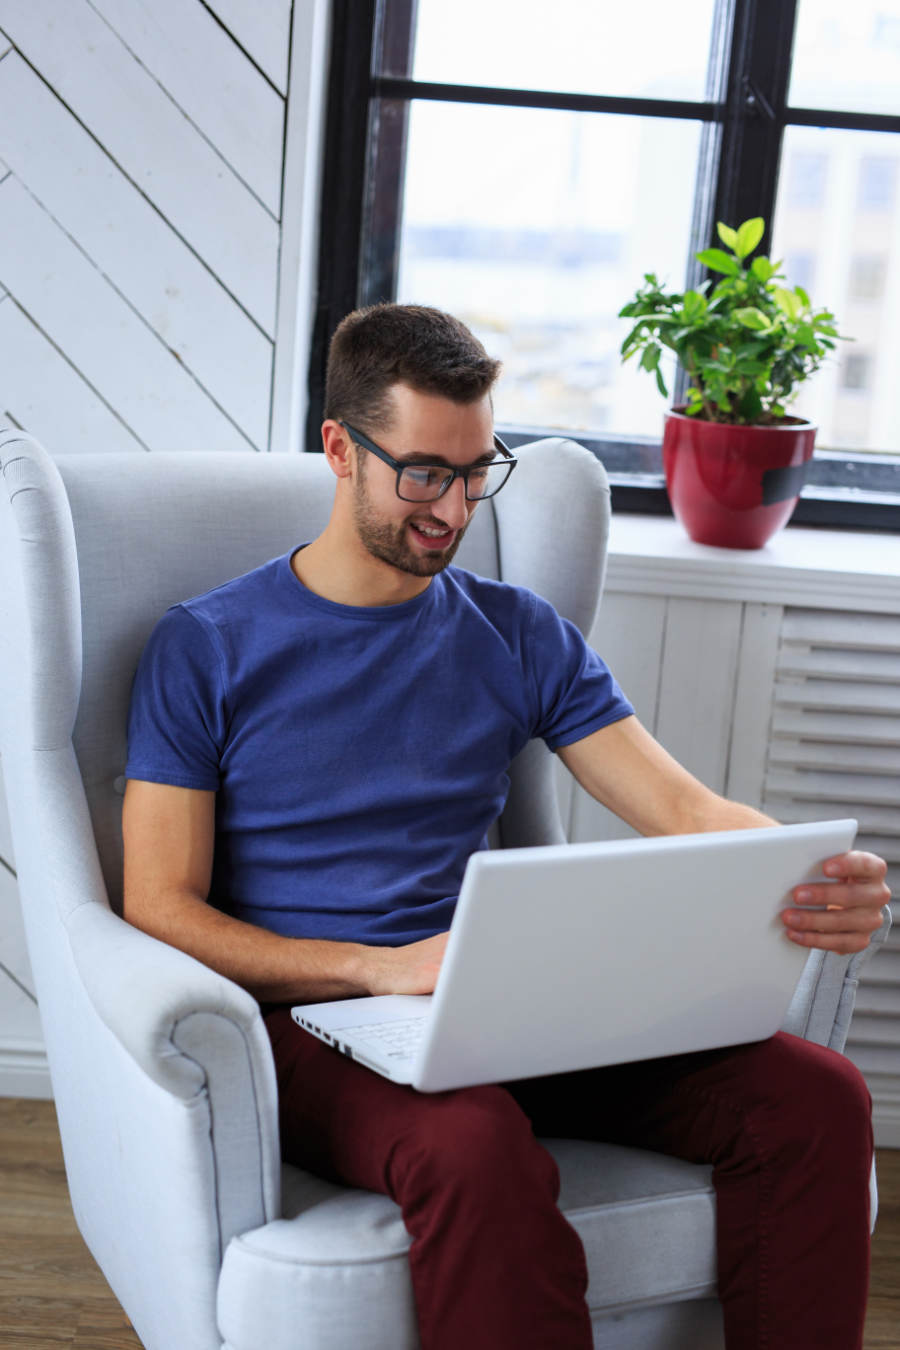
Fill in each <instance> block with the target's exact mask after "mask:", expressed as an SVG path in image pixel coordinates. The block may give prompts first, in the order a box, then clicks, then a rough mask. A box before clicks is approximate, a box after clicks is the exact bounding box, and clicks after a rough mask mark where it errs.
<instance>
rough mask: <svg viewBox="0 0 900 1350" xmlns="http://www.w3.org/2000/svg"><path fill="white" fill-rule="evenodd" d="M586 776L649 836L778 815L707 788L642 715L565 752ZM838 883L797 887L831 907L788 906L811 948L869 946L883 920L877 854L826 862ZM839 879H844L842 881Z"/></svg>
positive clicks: (742, 826)
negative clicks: (651, 730)
mask: <svg viewBox="0 0 900 1350" xmlns="http://www.w3.org/2000/svg"><path fill="white" fill-rule="evenodd" d="M558 753H559V757H560V759H561V760H562V761H563V763H564V764H565V765H566V767H567V768H568V769H569V770H570V771H571V772H572V773H573V774H574V776H575V777H576V778H577V780H578V782H579V783H580V784H581V786H582V787H583V788H584V789H585V791H586V792H589V793H590V794H591V796H592V797H594V798H596V800H597V801H598V802H601V803H602V804H603V805H604V806H607V807H609V809H610V810H611V811H614V812H615V814H616V815H617V816H620V817H621V818H622V819H623V820H624V821H627V823H628V824H629V825H631V826H633V827H634V829H636V830H638V831H639V832H640V833H641V834H648V835H653V834H656V835H659V834H692V833H701V832H703V831H706V830H747V829H754V828H758V827H759V826H761V825H775V824H777V822H776V821H774V820H772V818H771V817H770V816H765V815H763V814H762V812H761V811H755V810H754V809H753V808H752V807H750V806H743V805H741V804H740V803H739V802H732V801H729V800H728V799H727V798H725V797H720V796H719V795H718V793H715V792H713V791H712V790H711V789H710V788H708V787H706V786H704V784H703V783H701V782H700V781H699V779H697V778H695V777H694V776H693V774H691V773H689V772H688V771H687V769H685V768H683V767H682V765H680V764H679V763H678V761H677V760H675V759H673V758H672V756H671V755H670V754H669V753H668V752H667V751H666V750H664V749H663V747H662V746H661V745H660V744H659V742H658V741H656V740H654V738H653V737H652V736H651V735H650V733H649V732H648V731H647V730H646V729H645V728H644V727H642V726H641V724H640V722H639V721H638V719H637V718H636V717H625V718H623V719H622V720H621V721H619V722H613V723H612V724H611V725H610V726H608V727H603V728H602V729H601V730H600V731H595V732H593V733H592V734H591V735H590V736H585V737H584V739H583V740H580V741H576V742H575V743H574V744H573V745H567V746H564V747H562V748H561V749H560V750H559V752H558ZM823 870H824V872H825V875H826V876H828V877H830V878H832V879H833V881H832V882H828V883H824V884H813V885H807V886H803V887H796V888H795V889H794V902H795V904H797V905H827V906H828V907H829V908H828V909H827V910H823V911H815V912H811V911H809V910H806V909H786V910H784V911H783V912H782V918H783V920H784V924H785V929H786V932H787V936H788V937H789V938H790V939H791V940H792V941H793V942H796V943H798V944H799V945H800V946H803V947H821V948H823V949H824V950H825V951H835V952H841V953H843V954H845V955H846V954H848V953H850V952H858V951H862V950H863V948H864V947H866V946H867V945H868V941H869V938H870V936H871V934H872V933H873V932H874V931H875V930H876V929H877V928H879V927H880V925H881V908H882V906H883V905H885V904H886V903H887V901H888V900H889V899H890V896H891V893H890V891H889V890H888V888H887V886H886V885H885V882H884V878H885V874H886V872H887V864H886V863H885V862H884V860H883V859H882V858H878V857H876V856H875V854H874V853H863V852H861V851H859V850H854V851H853V852H852V853H845V854H842V855H841V856H840V857H837V858H829V859H828V860H827V861H826V862H825V864H824V869H823ZM835 883H836V884H835Z"/></svg>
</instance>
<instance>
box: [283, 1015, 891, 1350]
mask: <svg viewBox="0 0 900 1350" xmlns="http://www.w3.org/2000/svg"><path fill="white" fill-rule="evenodd" d="M266 1023H267V1026H268V1029H269V1035H270V1037H271V1039H272V1045H273V1049H274V1053H275V1064H276V1068H277V1074H278V1086H279V1094H280V1117H281V1139H282V1151H283V1154H284V1157H285V1159H286V1160H287V1161H288V1162H291V1163H294V1164H296V1165H297V1166H299V1167H302V1168H305V1169H307V1170H308V1171H312V1172H317V1173H319V1174H320V1175H322V1176H326V1177H329V1178H336V1179H339V1180H341V1181H343V1182H346V1183H348V1184H349V1185H352V1186H359V1187H363V1188H365V1189H368V1190H372V1191H381V1192H383V1193H384V1194H386V1195H389V1196H391V1197H392V1198H393V1199H394V1200H395V1201H396V1202H397V1204H398V1205H399V1206H400V1208H401V1210H402V1212H403V1219H404V1222H405V1224H406V1227H407V1228H408V1230H409V1232H410V1233H411V1235H412V1238H413V1243H412V1247H411V1249H410V1256H409V1261H410V1270H411V1273H412V1281H413V1288H414V1290H415V1298H416V1307H417V1311H418V1321H419V1332H420V1337H421V1341H422V1346H423V1347H424V1350H460V1347H465V1350H538V1348H540V1350H547V1348H548V1347H550V1346H552V1347H554V1350H590V1348H591V1346H592V1344H593V1342H592V1337H591V1327H590V1319H589V1316H588V1312H587V1307H586V1304H585V1301H584V1294H585V1289H586V1285H587V1271H586V1265H585V1258H584V1251H583V1248H582V1246H581V1242H580V1240H579V1238H578V1236H577V1234H576V1233H575V1230H574V1229H573V1228H572V1227H571V1226H570V1224H569V1223H568V1221H567V1220H566V1219H565V1218H564V1217H563V1215H562V1214H561V1212H560V1211H559V1209H558V1208H557V1205H556V1200H557V1197H558V1194H559V1178H558V1174H557V1170H556V1165H555V1163H554V1161H553V1159H552V1158H551V1156H550V1155H549V1153H547V1151H546V1150H545V1149H544V1148H543V1147H542V1146H541V1144H539V1143H538V1140H537V1139H536V1137H535V1135H544V1136H548V1137H551V1136H556V1137H564V1138H578V1139H599V1140H605V1141H608V1142H611V1143H620V1144H632V1145H635V1146H638V1147H643V1148H648V1149H654V1150H656V1151H657V1152H660V1153H667V1154H671V1155H673V1156H675V1157H678V1158H685V1159H688V1160H689V1161H691V1162H698V1163H712V1165H713V1181H714V1184H715V1190H716V1198H717V1214H718V1243H717V1251H718V1268H719V1296H720V1298H721V1301H722V1305H723V1311H724V1319H725V1336H726V1342H727V1345H728V1350H859V1348H860V1347H861V1345H862V1327H863V1318H864V1310H865V1303H866V1294H867V1285H868V1254H869V1239H868V1230H869V1204H868V1178H869V1168H870V1164H871V1157H872V1132H871V1124H870V1108H871V1103H870V1099H869V1094H868V1092H867V1091H866V1087H865V1084H864V1082H863V1080H862V1078H861V1076H860V1075H859V1073H858V1072H857V1071H856V1069H855V1068H854V1067H853V1065H852V1064H851V1063H850V1062H849V1060H847V1059H845V1058H844V1057H843V1056H841V1055H838V1054H836V1053H835V1052H834V1051H830V1050H824V1049H822V1048H821V1047H820V1046H816V1045H812V1044H810V1043H809V1042H807V1041H802V1040H798V1039H797V1038H796V1037H793V1036H787V1035H784V1034H781V1033H780V1034H779V1035H777V1036H775V1037H773V1038H772V1040H770V1041H760V1042H758V1043H754V1044H751V1045H741V1046H734V1047H731V1048H729V1049H726V1050H716V1051H704V1052H701V1053H699V1054H694V1055H676V1056H672V1057H669V1058H666V1059H659V1060H650V1061H642V1062H640V1063H637V1064H626V1065H620V1066H616V1067H613V1068H607V1069H594V1070H589V1071H587V1072H583V1073H570V1074H559V1075H555V1076H553V1077H548V1078H540V1079H531V1080H528V1081H525V1082H520V1083H510V1084H505V1085H504V1086H502V1087H496V1086H488V1087H475V1088H464V1089H461V1090H458V1091H455V1092H439V1093H430V1094H426V1093H419V1092H416V1091H414V1090H413V1089H412V1088H408V1087H401V1086H399V1085H398V1084H396V1083H391V1082H389V1081H388V1080H387V1079H384V1078H380V1077H379V1076H378V1075H377V1074H375V1073H372V1072H371V1071H370V1070H368V1069H366V1068H363V1067H362V1066H361V1065H359V1064H356V1063H354V1062H353V1061H352V1060H349V1059H347V1058H345V1057H344V1056H343V1055H340V1054H338V1053H337V1052H336V1051H334V1050H332V1049H331V1048H330V1047H329V1046H326V1045H323V1044H322V1043H321V1042H319V1041H317V1040H315V1039H314V1038H313V1037H312V1036H310V1035H308V1034H307V1033H306V1032H304V1031H302V1030H301V1029H300V1028H299V1027H297V1026H296V1025H295V1024H294V1023H293V1022H292V1021H291V1018H290V1013H289V1011H288V1010H287V1009H277V1010H275V1011H273V1012H271V1013H269V1014H268V1015H267V1017H266Z"/></svg>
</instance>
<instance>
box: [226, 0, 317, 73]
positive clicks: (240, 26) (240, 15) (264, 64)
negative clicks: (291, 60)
mask: <svg viewBox="0 0 900 1350" xmlns="http://www.w3.org/2000/svg"><path fill="white" fill-rule="evenodd" d="M300 3H301V4H304V5H306V6H308V7H309V6H310V3H311V0H300ZM209 7H210V9H211V10H212V11H213V13H214V14H215V15H216V17H217V18H218V19H219V20H220V21H221V23H223V24H224V25H225V27H226V28H227V29H228V31H229V32H230V33H231V34H232V36H233V37H234V38H235V40H236V41H237V42H238V43H239V44H240V46H241V47H242V48H243V49H244V51H245V52H246V53H247V55H248V56H249V57H250V58H251V59H252V60H253V61H254V62H255V63H256V65H257V66H259V68H260V70H261V71H262V72H263V73H264V74H265V75H266V76H267V77H268V79H270V80H271V82H272V84H273V85H274V86H275V88H276V89H277V90H279V92H280V93H282V94H284V93H286V92H287V75H288V46H289V40H290V30H291V4H290V0H209Z"/></svg>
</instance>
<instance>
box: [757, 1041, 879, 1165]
mask: <svg viewBox="0 0 900 1350" xmlns="http://www.w3.org/2000/svg"><path fill="white" fill-rule="evenodd" d="M785 1040H786V1042H787V1055H786V1057H785V1064H784V1066H783V1068H784V1072H783V1073H782V1075H781V1083H782V1085H783V1090H782V1092H781V1093H780V1094H779V1096H780V1100H779V1102H778V1109H777V1115H778V1118H779V1119H780V1121H781V1124H782V1130H783V1136H784V1141H785V1144H786V1145H787V1146H788V1147H790V1146H793V1147H795V1148H802V1149H803V1150H804V1152H806V1153H807V1155H808V1154H809V1153H810V1152H814V1153H816V1154H818V1155H819V1156H820V1158H821V1159H822V1161H823V1162H825V1161H826V1160H827V1161H828V1163H829V1164H832V1163H833V1164H835V1165H836V1164H837V1162H838V1161H840V1163H841V1165H842V1166H844V1167H846V1166H848V1165H851V1166H852V1164H853V1161H854V1160H856V1161H857V1162H858V1164H859V1166H860V1167H864V1168H865V1169H866V1170H868V1167H869V1165H870V1162H871V1150H872V1099H871V1097H870V1095H869V1090H868V1088H867V1087H866V1082H865V1079H864V1078H863V1076H862V1074H861V1073H860V1071H859V1070H858V1069H857V1068H856V1066H855V1064H853V1063H852V1062H851V1061H850V1060H849V1059H847V1058H846V1056H844V1055H841V1054H839V1053H838V1052H837V1051H835V1050H828V1049H827V1048H825V1047H823V1046H819V1045H814V1044H812V1043H811V1042H809V1041H801V1040H796V1039H795V1038H793V1037H787V1038H785Z"/></svg>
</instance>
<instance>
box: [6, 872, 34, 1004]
mask: <svg viewBox="0 0 900 1350" xmlns="http://www.w3.org/2000/svg"><path fill="white" fill-rule="evenodd" d="M0 969H2V970H3V971H4V973H5V974H6V975H9V976H12V978H13V979H14V980H15V981H16V982H17V983H18V984H19V985H21V987H22V989H23V990H24V991H25V993H26V994H29V995H30V996H31V997H32V998H34V976H33V975H32V973H31V963H30V962H29V960H28V952H27V950H26V947H25V930H24V927H23V924H22V911H21V908H20V905H19V891H18V887H17V885H16V877H15V873H14V872H12V871H10V869H9V868H8V867H7V866H6V865H5V864H4V863H0Z"/></svg>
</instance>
